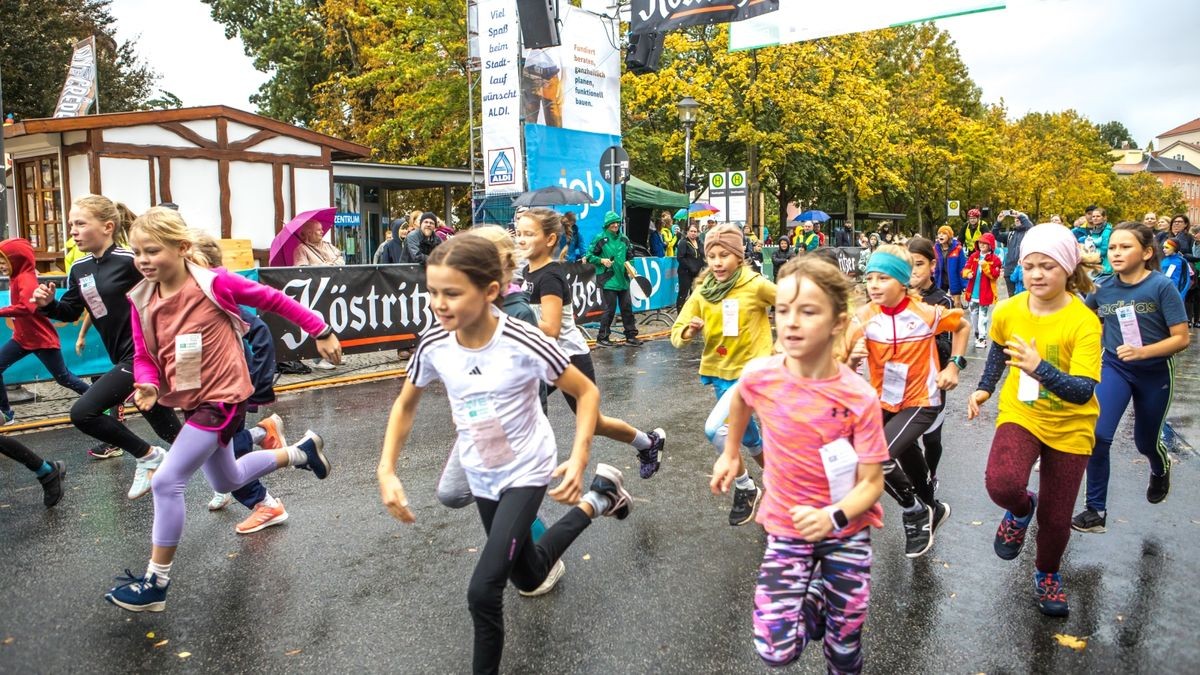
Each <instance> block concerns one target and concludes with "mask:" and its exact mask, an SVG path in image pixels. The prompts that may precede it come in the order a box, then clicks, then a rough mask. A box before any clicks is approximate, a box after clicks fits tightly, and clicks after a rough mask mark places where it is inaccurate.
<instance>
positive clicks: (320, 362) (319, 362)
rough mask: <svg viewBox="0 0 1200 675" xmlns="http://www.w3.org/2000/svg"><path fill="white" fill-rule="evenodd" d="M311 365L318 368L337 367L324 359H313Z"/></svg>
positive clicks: (331, 368)
mask: <svg viewBox="0 0 1200 675" xmlns="http://www.w3.org/2000/svg"><path fill="white" fill-rule="evenodd" d="M312 367H313V368H318V369H320V370H333V369H334V368H337V366H335V365H333V364H332V363H330V362H328V361H326V360H325V359H313V363H312Z"/></svg>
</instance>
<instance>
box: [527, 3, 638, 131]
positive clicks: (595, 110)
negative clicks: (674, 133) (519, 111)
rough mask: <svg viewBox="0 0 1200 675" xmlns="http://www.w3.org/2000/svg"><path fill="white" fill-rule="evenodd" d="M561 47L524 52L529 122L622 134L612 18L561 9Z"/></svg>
mask: <svg viewBox="0 0 1200 675" xmlns="http://www.w3.org/2000/svg"><path fill="white" fill-rule="evenodd" d="M558 11H559V15H558V18H559V23H560V26H561V28H560V33H559V34H560V36H561V38H562V46H560V47H546V48H544V49H527V50H525V70H524V72H522V85H521V87H522V91H521V101H522V103H523V105H524V106H525V108H524V118H525V122H526V123H527V124H544V125H546V126H549V127H562V128H564V129H576V130H578V131H588V132H592V133H598V134H611V135H614V136H618V135H620V134H621V50H620V49H618V48H617V44H618V36H617V29H616V25H615V24H614V23H613V20H612V19H611V18H608V17H604V16H600V15H598V14H593V13H592V12H588V11H585V10H582V9H579V8H578V7H574V6H572V5H568V4H565V3H563V4H560V5H559V10H558Z"/></svg>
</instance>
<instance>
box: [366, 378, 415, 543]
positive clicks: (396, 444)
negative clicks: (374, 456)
mask: <svg viewBox="0 0 1200 675" xmlns="http://www.w3.org/2000/svg"><path fill="white" fill-rule="evenodd" d="M422 391H424V390H423V389H421V388H420V387H417V386H416V385H414V384H413V383H412V381H411V380H405V382H404V387H403V388H401V389H400V395H399V396H397V397H396V402H395V403H393V404H392V412H391V414H390V415H389V416H388V425H387V432H386V433H385V434H384V435H383V452H382V453H380V456H379V467H378V468H377V469H376V470H375V473H376V476H377V477H378V478H379V496H380V497H381V498H382V499H383V505H384V506H386V507H387V509H388V511H389V512H390V513H391V514H392V517H394V518H395V519H396V520H399V521H400V522H402V523H414V522H416V520H417V519H416V517H415V516H413V512H412V511H411V510H409V508H408V497H406V496H405V494H404V486H403V485H401V484H400V478H399V477H398V476H397V475H396V459H397V458H399V456H400V450H401V449H402V448H404V444H405V443H407V442H408V435H409V433H411V432H412V425H413V417H414V416H415V415H416V413H417V403H418V402H420V400H421V392H422Z"/></svg>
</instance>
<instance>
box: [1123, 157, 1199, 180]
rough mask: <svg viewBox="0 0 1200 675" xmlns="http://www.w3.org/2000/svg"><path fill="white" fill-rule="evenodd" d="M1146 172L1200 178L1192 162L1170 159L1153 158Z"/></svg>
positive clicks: (1148, 163) (1147, 165)
mask: <svg viewBox="0 0 1200 675" xmlns="http://www.w3.org/2000/svg"><path fill="white" fill-rule="evenodd" d="M1113 168H1114V170H1115V169H1116V167H1113ZM1146 170H1147V171H1149V172H1150V173H1184V174H1188V175H1191V176H1200V169H1197V168H1196V167H1195V166H1193V165H1192V164H1191V163H1190V162H1185V161H1183V160H1181V159H1170V158H1168V157H1151V158H1150V160H1149V161H1148V162H1147V163H1146ZM1118 173H1120V172H1118Z"/></svg>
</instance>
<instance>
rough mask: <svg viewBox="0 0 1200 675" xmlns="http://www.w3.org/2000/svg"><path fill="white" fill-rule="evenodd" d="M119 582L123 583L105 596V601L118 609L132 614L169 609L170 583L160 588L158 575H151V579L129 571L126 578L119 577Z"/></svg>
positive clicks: (126, 571)
mask: <svg viewBox="0 0 1200 675" xmlns="http://www.w3.org/2000/svg"><path fill="white" fill-rule="evenodd" d="M117 581H120V582H123V583H121V584H120V585H118V586H117V587H115V588H113V589H112V590H111V591H109V592H108V593H105V594H104V599H105V600H107V601H109V602H111V603H112V604H114V605H116V606H117V607H120V608H121V609H126V610H129V611H131V612H161V611H163V610H164V609H166V608H167V589H168V588H169V587H170V586H171V582H170V581H168V582H167V585H166V586H163V587H161V588H159V586H158V575H157V574H151V575H150V576H149V578H147V577H135V576H133V572H130V571H129V570H128V569H126V570H125V576H123V577H117Z"/></svg>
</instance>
